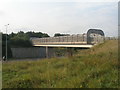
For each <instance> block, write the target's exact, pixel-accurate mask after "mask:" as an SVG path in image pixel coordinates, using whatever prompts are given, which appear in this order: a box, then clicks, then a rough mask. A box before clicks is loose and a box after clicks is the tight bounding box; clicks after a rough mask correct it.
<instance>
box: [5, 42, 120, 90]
mask: <svg viewBox="0 0 120 90" xmlns="http://www.w3.org/2000/svg"><path fill="white" fill-rule="evenodd" d="M118 86H119V84H118V43H117V40H109V41H106V42H105V43H102V44H99V45H96V46H95V47H93V48H91V49H89V50H80V51H78V54H77V55H74V56H73V57H66V58H52V59H45V60H40V61H20V62H19V61H11V62H5V63H3V88H117V87H118Z"/></svg>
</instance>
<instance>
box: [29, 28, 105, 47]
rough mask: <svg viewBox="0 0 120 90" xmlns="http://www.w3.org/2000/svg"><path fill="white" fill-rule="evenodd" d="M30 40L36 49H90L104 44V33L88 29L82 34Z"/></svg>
mask: <svg viewBox="0 0 120 90" xmlns="http://www.w3.org/2000/svg"><path fill="white" fill-rule="evenodd" d="M30 40H31V42H32V44H33V46H37V47H74V48H91V47H93V46H94V45H96V44H98V43H102V42H104V32H103V31H102V30H100V29H89V30H88V31H87V33H84V34H77V35H68V36H58V37H46V38H31V39H30Z"/></svg>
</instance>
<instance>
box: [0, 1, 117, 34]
mask: <svg viewBox="0 0 120 90" xmlns="http://www.w3.org/2000/svg"><path fill="white" fill-rule="evenodd" d="M0 1H1V2H0V31H2V32H4V33H5V32H6V27H5V25H6V24H10V25H9V26H8V28H7V30H8V33H11V32H14V33H17V32H18V31H24V32H27V31H34V32H43V33H47V34H49V35H50V36H53V35H54V34H55V33H65V34H82V33H86V32H87V30H88V29H101V30H103V31H104V33H105V35H106V36H117V35H118V0H91V1H90V0H84V1H83V0H0Z"/></svg>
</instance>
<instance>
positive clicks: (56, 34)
mask: <svg viewBox="0 0 120 90" xmlns="http://www.w3.org/2000/svg"><path fill="white" fill-rule="evenodd" d="M69 35H70V34H60V33H55V34H54V37H57V36H69Z"/></svg>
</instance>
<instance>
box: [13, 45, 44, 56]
mask: <svg viewBox="0 0 120 90" xmlns="http://www.w3.org/2000/svg"><path fill="white" fill-rule="evenodd" d="M11 50H12V55H13V58H45V57H46V50H45V48H43V47H32V48H11Z"/></svg>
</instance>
